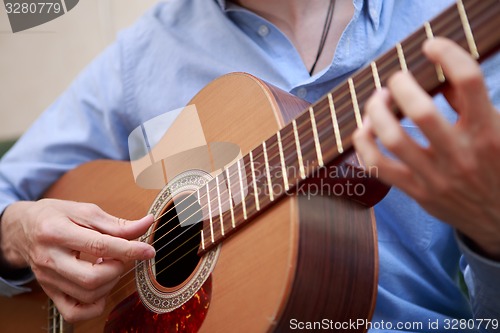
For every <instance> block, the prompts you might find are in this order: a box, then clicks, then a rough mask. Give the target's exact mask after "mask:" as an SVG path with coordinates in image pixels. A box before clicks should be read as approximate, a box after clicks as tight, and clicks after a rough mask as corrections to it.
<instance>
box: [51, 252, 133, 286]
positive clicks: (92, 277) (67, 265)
mask: <svg viewBox="0 0 500 333" xmlns="http://www.w3.org/2000/svg"><path fill="white" fill-rule="evenodd" d="M57 258H58V259H57V262H55V265H53V266H54V267H49V268H51V269H53V270H54V271H56V272H57V273H58V274H60V275H61V276H62V277H64V278H65V279H67V280H70V281H73V282H74V283H75V284H77V285H79V286H81V287H82V288H84V289H87V290H93V289H98V288H100V287H101V286H103V285H106V284H108V283H111V282H113V281H115V280H116V279H118V278H119V277H120V276H121V274H122V273H123V272H124V270H125V266H124V264H123V263H122V262H121V261H118V260H112V259H106V260H104V261H103V262H101V263H100V264H93V263H90V262H88V261H86V260H81V259H78V258H76V257H75V256H72V255H70V254H68V253H65V254H64V255H62V254H61V255H57Z"/></svg>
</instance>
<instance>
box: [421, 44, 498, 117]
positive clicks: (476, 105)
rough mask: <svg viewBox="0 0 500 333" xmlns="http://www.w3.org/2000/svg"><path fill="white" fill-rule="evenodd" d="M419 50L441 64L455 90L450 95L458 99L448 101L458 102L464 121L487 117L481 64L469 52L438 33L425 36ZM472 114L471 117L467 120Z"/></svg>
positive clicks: (489, 112)
mask: <svg viewBox="0 0 500 333" xmlns="http://www.w3.org/2000/svg"><path fill="white" fill-rule="evenodd" d="M423 52H424V54H425V55H426V56H427V57H428V58H429V60H430V61H432V62H434V63H438V64H440V65H441V66H442V67H443V71H444V74H445V76H446V78H447V79H448V81H449V82H450V83H451V85H452V87H453V89H455V90H456V94H453V96H455V99H457V98H459V99H460V103H458V102H457V101H456V100H451V101H450V102H452V104H453V105H454V106H457V107H458V106H459V105H460V104H462V106H461V107H460V109H459V110H458V111H459V112H460V114H461V115H462V117H464V118H465V119H464V120H466V123H467V124H471V125H472V124H477V123H478V122H480V123H482V122H483V121H488V119H489V117H490V116H491V115H492V114H493V112H494V111H493V109H492V108H491V106H490V104H489V98H488V92H487V89H486V86H485V83H484V79H483V74H482V72H481V68H480V67H479V65H478V64H477V62H476V61H475V60H474V59H472V57H471V56H470V54H469V53H467V52H466V51H465V50H464V49H462V48H461V47H460V46H458V45H457V44H455V43H453V42H452V41H450V40H448V39H445V38H439V37H436V38H433V39H430V40H427V41H426V42H425V43H424V46H423ZM448 96H449V95H448ZM472 118H474V121H470V120H472ZM477 126H479V125H477Z"/></svg>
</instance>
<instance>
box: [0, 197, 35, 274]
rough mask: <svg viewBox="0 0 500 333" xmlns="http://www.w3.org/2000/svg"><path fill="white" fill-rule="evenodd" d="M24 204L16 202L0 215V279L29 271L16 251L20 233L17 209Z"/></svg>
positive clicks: (26, 264) (20, 227)
mask: <svg viewBox="0 0 500 333" xmlns="http://www.w3.org/2000/svg"><path fill="white" fill-rule="evenodd" d="M23 205H24V203H22V202H16V203H13V204H11V205H9V206H8V207H7V208H6V209H5V210H4V211H3V212H2V214H1V215H0V272H1V275H2V277H6V276H7V275H11V274H13V275H16V276H18V275H20V274H25V273H26V270H28V269H29V265H28V263H27V261H26V260H25V259H24V258H23V256H22V255H21V253H20V251H19V250H18V246H17V245H18V244H17V243H18V237H19V234H20V232H21V233H22V225H21V224H20V223H19V222H20V221H19V219H18V218H16V216H17V213H16V211H17V209H18V208H19V206H21V209H23V207H22V206H23Z"/></svg>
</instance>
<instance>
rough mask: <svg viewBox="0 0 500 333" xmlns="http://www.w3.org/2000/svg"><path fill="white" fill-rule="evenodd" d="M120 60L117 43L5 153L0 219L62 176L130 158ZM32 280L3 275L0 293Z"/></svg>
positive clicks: (0, 181)
mask: <svg viewBox="0 0 500 333" xmlns="http://www.w3.org/2000/svg"><path fill="white" fill-rule="evenodd" d="M120 60H121V52H120V44H119V43H118V42H117V43H115V44H113V45H111V46H110V47H108V48H107V49H106V50H105V51H104V52H103V53H102V54H101V55H100V56H99V57H97V58H96V59H95V60H94V61H93V62H92V63H91V64H90V65H89V66H88V67H87V68H86V69H85V70H84V71H83V72H82V73H81V74H80V75H79V76H78V77H77V78H76V79H75V81H74V82H73V83H72V84H71V85H70V86H69V88H68V89H67V90H66V91H65V92H64V93H63V94H62V95H61V96H60V97H59V98H58V99H57V100H56V101H55V102H54V103H53V104H52V105H51V106H50V107H49V108H48V109H47V110H45V111H44V112H43V114H42V115H41V116H40V117H39V119H38V120H37V121H36V122H35V123H34V124H33V125H32V126H31V128H30V129H29V130H28V131H27V132H26V133H25V134H24V135H23V136H22V137H21V138H20V139H19V140H18V141H17V143H16V144H15V145H14V146H13V147H12V149H11V150H10V151H9V152H7V154H5V156H4V157H3V159H2V160H1V161H0V215H1V213H2V212H3V211H4V210H5V208H6V207H7V206H8V205H9V204H11V203H13V202H15V201H18V200H37V199H39V198H40V197H41V196H42V195H43V193H44V191H45V190H46V189H47V188H48V187H49V186H50V185H51V184H52V183H53V182H55V181H56V180H57V179H58V178H59V177H60V176H61V175H62V174H63V173H65V172H66V171H68V170H70V169H73V168H75V167H76V166H78V165H80V164H82V163H84V162H87V161H90V160H95V159H114V160H123V159H127V158H128V147H127V137H128V134H129V133H128V132H129V124H128V123H127V119H128V118H127V117H125V116H124V112H127V111H128V110H126V108H125V106H124V103H123V98H122V97H123V95H124V94H123V84H122V82H123V78H122V76H123V73H122V70H121V64H120ZM47 84H50V82H47ZM27 98H29V96H27ZM12 112H13V110H12ZM31 279H33V276H32V275H31V276H27V277H24V278H21V279H20V280H18V281H11V280H6V279H4V278H2V277H0V295H8V296H10V295H14V294H17V293H21V292H26V291H29V289H27V288H25V287H22V285H23V284H24V283H26V282H28V281H30V280H31Z"/></svg>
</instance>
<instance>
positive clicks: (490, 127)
mask: <svg viewBox="0 0 500 333" xmlns="http://www.w3.org/2000/svg"><path fill="white" fill-rule="evenodd" d="M424 53H425V55H426V56H427V57H428V58H429V59H430V60H431V61H432V62H435V63H438V64H440V65H441V66H442V68H443V70H444V73H445V76H446V79H447V81H448V84H449V85H448V86H447V88H446V90H445V91H444V95H445V97H446V99H447V100H448V102H449V103H450V105H451V106H452V107H453V108H454V109H455V110H456V112H458V114H459V121H458V122H457V123H456V124H450V123H449V122H447V121H446V120H445V119H444V117H443V116H442V115H441V114H440V113H439V110H437V108H436V106H435V105H434V103H433V100H432V98H431V97H430V96H429V95H428V94H427V93H426V92H425V91H424V90H423V89H422V88H421V87H420V86H419V85H418V84H417V82H416V81H415V79H414V78H413V77H412V75H411V74H409V73H403V72H399V73H397V74H395V75H393V76H392V77H391V78H390V79H389V81H388V86H387V88H384V89H382V90H381V91H378V92H376V93H375V94H374V95H373V96H372V97H371V98H370V99H369V101H368V102H367V104H366V108H365V113H366V118H365V123H364V125H365V126H363V128H362V129H360V130H358V131H357V132H356V133H355V137H354V143H355V147H356V150H357V151H358V152H359V154H360V156H361V158H362V160H363V161H364V163H365V164H366V165H367V166H376V167H378V171H379V176H380V179H381V180H382V181H384V182H386V183H388V184H391V185H394V186H396V187H398V188H400V189H401V190H403V191H404V192H406V193H407V194H408V195H409V196H411V197H413V198H414V199H415V200H416V201H417V202H418V203H419V204H420V205H421V206H422V207H423V208H424V209H426V210H427V211H428V212H429V213H430V214H432V215H434V216H436V217H437V218H439V219H440V220H442V221H444V222H447V223H449V224H450V225H452V226H453V227H455V228H457V229H458V230H459V231H460V232H461V233H463V234H464V235H466V236H467V237H468V238H469V239H470V240H472V241H473V242H474V244H475V246H476V247H477V250H478V251H480V252H481V253H483V254H484V255H486V256H488V257H490V258H491V259H496V260H500V204H499V202H498V200H499V198H500V115H499V113H498V111H497V110H496V109H495V107H494V106H493V105H492V103H491V101H490V100H489V97H488V93H487V89H486V87H485V83H484V79H483V76H482V72H481V69H480V67H479V65H478V64H477V63H476V62H475V61H474V60H473V59H472V58H471V56H470V55H469V54H468V53H466V51H464V50H463V49H462V48H460V47H459V46H458V45H456V44H454V43H453V42H451V41H449V40H446V39H443V38H435V39H433V40H429V41H427V42H426V43H425V44H424ZM393 103H394V104H396V105H397V106H398V108H399V109H400V110H401V111H402V113H403V114H404V115H405V116H406V117H408V118H410V119H411V120H412V121H413V122H414V123H415V124H416V125H417V126H418V127H419V128H420V130H421V131H422V133H423V134H424V135H425V137H426V138H427V140H428V143H429V145H428V147H422V146H420V145H418V144H417V143H416V142H415V141H414V140H413V139H412V138H410V137H409V136H408V135H407V134H406V133H405V131H404V130H403V128H402V127H401V126H400V124H399V122H398V120H397V119H396V118H395V117H394V115H393V114H392V113H391V111H390V108H391V104H393ZM375 138H378V139H379V140H380V142H381V144H382V145H383V146H385V147H386V148H387V149H388V150H389V151H390V152H391V153H392V154H393V155H394V156H395V157H396V159H393V158H389V157H387V156H384V155H383V154H382V152H381V151H380V150H379V148H378V147H377V144H376V140H375Z"/></svg>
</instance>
